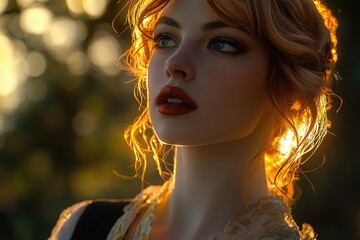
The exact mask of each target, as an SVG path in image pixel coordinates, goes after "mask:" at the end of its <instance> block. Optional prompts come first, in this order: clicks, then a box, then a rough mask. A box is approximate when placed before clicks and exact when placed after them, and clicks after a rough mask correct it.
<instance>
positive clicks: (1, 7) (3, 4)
mask: <svg viewBox="0 0 360 240" xmlns="http://www.w3.org/2000/svg"><path fill="white" fill-rule="evenodd" d="M8 4H9V1H8V0H1V1H0V14H2V13H3V12H5V10H6V9H7V6H8Z"/></svg>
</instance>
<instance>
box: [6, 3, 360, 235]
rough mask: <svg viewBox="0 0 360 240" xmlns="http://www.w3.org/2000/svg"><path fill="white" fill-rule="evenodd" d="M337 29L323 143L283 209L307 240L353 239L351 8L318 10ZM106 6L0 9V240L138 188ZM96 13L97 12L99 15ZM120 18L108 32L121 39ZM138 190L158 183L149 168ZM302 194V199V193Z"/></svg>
mask: <svg viewBox="0 0 360 240" xmlns="http://www.w3.org/2000/svg"><path fill="white" fill-rule="evenodd" d="M327 3H328V5H329V7H330V8H331V9H332V10H333V12H334V14H335V16H336V17H337V18H338V19H339V22H340V28H339V30H338V35H339V64H338V68H337V70H338V72H339V74H340V76H341V78H342V80H339V81H338V82H336V83H335V84H334V91H335V93H337V94H338V95H340V96H341V98H342V99H343V101H344V103H343V106H342V108H341V109H340V111H339V112H338V113H336V109H337V108H338V106H339V105H340V101H338V100H335V101H334V108H333V110H331V111H330V113H329V119H330V120H331V121H332V127H331V129H330V132H331V134H328V135H327V136H326V138H325V140H324V142H323V144H322V146H321V147H320V148H319V149H318V151H317V153H316V154H315V156H314V157H313V158H312V159H311V161H310V163H309V164H306V165H304V166H303V169H304V170H305V171H306V170H312V169H314V168H316V167H318V166H320V165H321V164H322V162H323V159H325V164H324V165H323V166H322V167H321V168H320V169H319V170H316V171H310V172H308V173H306V176H307V178H308V179H309V180H306V178H305V177H303V178H302V180H301V181H300V183H299V184H300V187H301V189H302V197H301V199H300V200H299V201H298V202H297V205H296V207H295V209H294V215H295V219H296V220H297V222H298V223H301V222H308V223H311V225H312V226H313V227H314V228H315V230H316V231H317V232H318V234H319V237H318V239H320V240H321V239H327V240H331V239H342V240H343V239H349V240H353V239H360V196H359V195H360V189H359V186H358V183H359V175H360V173H359V170H360V163H359V162H360V157H359V154H358V152H357V151H358V150H359V149H360V143H359V142H360V127H359V123H360V101H359V100H358V99H357V96H358V95H359V94H358V92H359V90H360V58H359V55H360V50H359V47H360V44H358V42H359V40H360V39H359V36H360V32H359V27H358V23H359V22H360V19H359V14H358V9H359V7H360V6H359V5H360V4H359V2H358V1H353V2H350V1H335V0H332V1H328V2H327ZM122 6H123V3H120V4H117V3H116V1H114V0H111V1H107V0H66V1H65V0H18V1H15V0H0V239H26V240H32V239H46V238H47V237H48V236H49V234H50V232H51V229H52V227H53V226H54V224H55V222H56V220H57V218H58V215H59V213H60V212H61V210H62V209H64V208H65V207H66V206H69V205H71V204H73V203H76V202H78V201H82V200H85V199H95V198H129V197H132V196H133V195H134V194H136V193H137V192H138V191H139V190H140V181H139V180H138V179H133V180H125V179H122V178H119V177H117V176H116V175H115V174H114V173H113V171H117V172H120V173H122V174H127V175H129V176H131V175H133V174H134V172H133V169H132V159H133V157H132V155H131V154H132V153H131V151H130V150H129V149H128V148H127V146H126V144H125V143H124V141H123V137H122V134H123V130H124V127H125V126H126V124H128V123H129V122H130V121H132V119H133V118H134V117H135V116H136V114H137V106H136V104H135V101H134V100H133V98H132V88H133V83H132V82H130V83H127V84H126V83H125V82H127V81H129V80H131V77H130V76H129V75H127V74H126V73H124V72H121V71H120V70H117V69H116V68H115V66H114V64H113V63H114V61H115V59H116V58H117V56H119V55H120V54H121V53H122V52H123V51H124V49H126V48H127V47H128V46H129V37H128V33H129V32H128V31H125V32H124V34H122V35H121V36H120V37H118V36H117V34H116V33H115V32H114V31H113V29H112V26H111V22H112V20H113V19H114V18H115V16H116V15H117V13H118V12H119V10H120V9H121V8H122ZM102 9H104V11H101V10H102ZM124 22H125V17H124V16H123V15H120V16H119V18H117V19H116V21H115V25H116V26H117V29H118V31H120V32H121V31H123V30H124V29H125V26H124ZM148 175H149V176H148V178H147V179H148V180H149V181H150V183H159V179H158V178H156V177H155V176H156V172H155V169H150V170H149V174H148ZM312 186H313V187H314V189H313V188H312Z"/></svg>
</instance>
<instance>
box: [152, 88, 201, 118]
mask: <svg viewBox="0 0 360 240" xmlns="http://www.w3.org/2000/svg"><path fill="white" fill-rule="evenodd" d="M156 104H157V105H158V111H159V112H160V113H161V114H164V115H183V114H187V113H190V112H192V111H194V110H195V109H197V105H196V103H195V102H194V100H192V99H191V97H189V95H187V94H186V93H185V92H184V91H183V90H182V89H181V88H179V87H170V86H165V87H163V88H162V89H161V91H160V93H159V95H158V96H157V98H156Z"/></svg>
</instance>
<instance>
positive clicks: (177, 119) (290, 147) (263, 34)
mask: <svg viewBox="0 0 360 240" xmlns="http://www.w3.org/2000/svg"><path fill="white" fill-rule="evenodd" d="M128 16H129V23H130V25H131V27H132V33H133V44H132V46H131V48H130V50H129V52H128V54H127V58H126V59H127V64H128V66H129V68H130V71H131V72H133V73H134V74H135V76H136V77H137V79H138V82H137V85H136V89H135V90H136V93H137V99H138V100H139V103H140V105H141V106H142V113H141V115H140V116H139V117H138V118H137V119H136V120H135V121H134V123H133V124H132V125H131V126H130V127H129V128H128V129H127V130H126V132H125V138H126V140H127V141H128V144H129V146H130V147H131V148H132V149H133V151H134V154H135V157H136V164H135V166H136V170H137V173H138V174H139V176H140V177H141V178H143V176H144V173H145V170H146V158H147V156H148V155H149V153H150V154H152V155H153V156H152V157H153V158H154V160H155V161H156V163H157V166H158V170H159V173H160V174H161V176H163V177H164V178H166V176H169V177H168V179H169V180H167V181H166V182H165V183H164V185H163V186H161V187H159V186H150V187H148V188H146V189H145V190H143V191H142V192H141V193H140V194H139V195H138V196H137V197H136V198H134V199H133V200H132V201H130V203H125V204H124V203H122V204H121V205H119V204H117V205H116V206H117V207H118V208H119V209H118V210H116V211H115V210H114V209H115V206H113V207H110V208H109V209H113V210H110V212H112V213H114V212H115V213H116V214H115V215H114V216H111V217H103V219H101V217H94V216H92V217H89V216H88V215H89V212H91V211H89V209H90V207H89V206H93V205H94V204H91V202H83V203H80V204H78V205H75V206H73V207H71V208H70V209H68V210H66V211H65V213H63V216H65V218H64V217H61V218H60V220H59V222H58V224H57V226H56V227H55V229H54V230H53V234H52V237H51V238H53V239H69V238H70V237H71V236H73V238H74V236H75V235H76V236H79V238H81V236H80V235H78V231H79V230H78V229H79V228H80V227H79V225H80V226H83V224H84V219H87V220H85V222H87V221H89V219H90V220H91V219H92V220H91V221H93V220H94V222H96V221H98V222H101V221H105V220H106V219H107V220H108V221H109V218H111V221H110V225H108V226H107V228H106V229H110V228H111V231H110V233H109V234H107V231H108V230H106V231H105V232H106V235H107V239H175V240H176V239H315V237H316V234H315V233H314V232H313V230H312V228H311V226H310V225H307V224H303V226H302V230H299V228H298V226H297V225H296V223H295V221H294V220H293V219H292V216H291V210H290V207H291V204H293V203H294V201H295V200H296V198H297V197H298V196H297V194H296V193H297V192H296V189H295V188H294V180H296V179H297V178H298V176H299V173H301V171H300V168H299V167H300V165H301V164H302V163H303V162H304V160H302V159H301V157H302V156H303V155H304V154H305V153H307V152H309V151H312V150H314V149H316V148H317V147H318V146H319V144H320V143H321V141H322V139H323V137H324V135H325V134H326V130H327V126H328V121H327V118H326V111H327V110H328V109H329V107H330V96H331V89H330V87H331V81H332V75H333V70H334V67H335V63H336V60H337V54H336V44H337V40H336V35H335V31H336V27H337V22H336V19H335V18H334V17H333V16H332V15H331V12H330V11H329V10H328V9H327V8H326V7H325V6H324V5H323V4H322V3H320V2H319V1H312V0H268V1H257V0H233V1H225V0H196V1H194V0H169V1H160V0H133V1H130V2H129V15H128ZM172 150H173V151H174V163H175V164H174V170H173V171H172V173H171V171H170V172H169V171H168V170H167V169H168V168H167V167H168V164H167V163H166V162H165V157H166V155H167V154H168V153H169V152H171V151H172ZM305 160H306V159H305ZM164 169H165V170H164ZM125 205H126V207H125V208H124V209H123V207H124V206H125ZM119 206H120V207H119ZM93 209H94V207H93ZM97 212H101V211H100V210H97ZM80 216H81V217H80ZM84 216H86V217H84ZM79 219H80V220H79ZM116 219H117V220H116ZM89 226H91V225H89ZM94 226H96V225H94ZM109 226H110V227H109ZM81 228H83V227H81ZM104 228H105V227H104ZM83 229H84V228H83ZM87 229H88V230H86V231H84V232H88V233H89V231H91V230H92V231H93V232H98V231H100V230H99V229H100V227H99V228H97V229H95V230H94V229H93V228H87ZM106 235H105V236H106ZM90 236H94V235H90Z"/></svg>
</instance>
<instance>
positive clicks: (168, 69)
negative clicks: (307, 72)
mask: <svg viewBox="0 0 360 240" xmlns="http://www.w3.org/2000/svg"><path fill="white" fill-rule="evenodd" d="M224 4H225V5H228V4H230V1H224ZM229 7H230V8H229V9H231V6H230V5H229ZM232 9H233V8H232ZM154 32H155V37H154V41H155V45H156V47H155V50H154V54H153V56H152V59H151V61H150V65H149V69H148V99H149V102H148V104H149V110H150V119H151V122H152V124H153V127H154V130H155V132H156V134H157V136H158V137H159V138H160V140H161V141H163V142H165V143H168V144H173V145H179V146H199V145H207V144H214V143H221V142H227V141H234V140H239V139H244V138H246V137H248V136H249V135H251V134H252V135H254V134H255V132H257V133H258V132H259V131H260V132H264V131H267V130H268V126H269V125H270V124H269V122H270V121H268V120H269V118H270V110H269V109H270V101H269V98H268V96H267V91H266V81H267V75H268V66H269V64H268V56H267V55H266V53H265V52H264V50H263V49H262V48H261V47H260V46H259V45H258V43H257V41H256V40H255V39H254V38H253V37H252V36H250V34H249V33H248V32H247V30H246V26H244V28H233V27H230V26H228V25H227V24H225V23H224V22H222V21H221V20H220V18H219V17H217V16H216V14H215V13H214V12H213V10H212V9H211V8H210V7H209V6H208V5H207V3H206V1H205V0H172V1H170V3H169V4H168V5H167V6H166V7H165V9H164V10H163V12H162V13H161V16H160V18H159V21H158V23H157V25H156V27H155V30H154ZM264 127H265V128H264ZM256 129H258V130H259V129H260V130H259V131H255V130H256Z"/></svg>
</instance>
